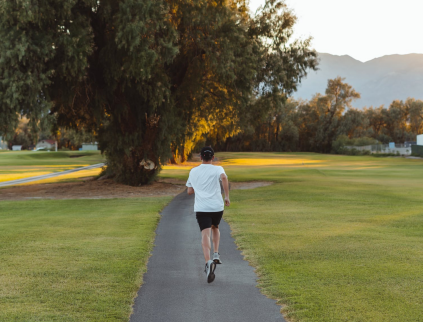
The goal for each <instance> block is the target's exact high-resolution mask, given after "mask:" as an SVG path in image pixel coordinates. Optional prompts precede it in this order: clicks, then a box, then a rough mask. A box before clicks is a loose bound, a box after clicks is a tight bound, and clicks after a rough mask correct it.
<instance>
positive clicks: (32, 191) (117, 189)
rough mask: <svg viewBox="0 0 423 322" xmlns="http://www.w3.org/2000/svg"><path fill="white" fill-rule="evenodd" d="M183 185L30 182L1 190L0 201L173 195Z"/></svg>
mask: <svg viewBox="0 0 423 322" xmlns="http://www.w3.org/2000/svg"><path fill="white" fill-rule="evenodd" d="M184 190H185V184H184V185H181V184H174V183H166V182H154V183H152V184H150V185H146V186H142V187H131V186H126V185H123V184H119V183H116V182H114V181H113V180H110V179H107V180H93V179H89V180H87V179H86V180H85V181H82V182H67V183H52V184H33V185H25V186H15V187H10V188H4V189H0V200H28V199H110V198H140V197H158V196H176V195H178V194H179V193H181V192H182V191H184Z"/></svg>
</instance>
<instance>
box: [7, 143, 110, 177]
mask: <svg viewBox="0 0 423 322" xmlns="http://www.w3.org/2000/svg"><path fill="white" fill-rule="evenodd" d="M102 162H104V158H103V156H102V155H101V154H100V152H92V151H89V152H82V151H76V152H33V151H17V152H8V153H5V154H2V155H1V156H0V182H4V181H10V180H18V179H24V178H29V177H34V176H39V175H43V174H49V173H54V172H60V171H65V170H71V169H75V168H80V167H84V166H88V165H92V164H97V163H102ZM84 171H85V170H84ZM84 171H81V172H77V173H75V174H70V175H65V176H63V177H59V178H55V179H47V180H46V181H44V180H43V182H44V183H45V182H59V181H64V180H65V178H66V177H67V176H68V178H70V179H75V178H81V177H86V176H91V175H98V174H99V172H100V170H99V169H96V170H93V171H91V172H84ZM88 171H90V170H88Z"/></svg>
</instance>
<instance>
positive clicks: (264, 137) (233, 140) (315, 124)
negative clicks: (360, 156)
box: [217, 77, 423, 153]
mask: <svg viewBox="0 0 423 322" xmlns="http://www.w3.org/2000/svg"><path fill="white" fill-rule="evenodd" d="M358 97H359V94H358V93H357V92H356V91H355V90H354V89H353V88H352V87H351V86H350V85H348V84H347V83H345V81H344V80H343V79H342V78H340V77H338V78H336V79H333V80H329V81H328V87H327V89H326V92H325V95H321V94H316V95H315V96H314V97H313V98H312V99H311V100H310V101H295V100H292V99H289V100H288V101H287V102H285V103H284V104H281V105H272V107H271V108H270V109H269V110H268V111H267V112H266V113H265V114H264V115H263V116H261V117H252V118H251V120H250V121H249V124H250V126H248V127H245V128H244V129H243V130H242V131H241V132H240V133H238V134H237V135H234V136H231V137H229V138H227V139H226V140H225V141H221V142H218V143H217V149H218V150H225V151H307V152H323V153H331V152H339V151H340V147H341V146H342V145H345V144H347V145H360V144H361V145H368V144H376V143H377V142H380V143H385V144H386V143H388V142H397V143H403V142H405V141H415V140H416V135H417V134H421V133H423V101H421V100H415V99H413V98H408V99H407V100H405V101H400V100H396V101H394V102H392V104H391V105H390V106H389V107H384V106H380V107H377V108H373V107H370V108H364V109H362V110H360V109H356V108H353V107H352V102H353V100H354V99H356V98H358ZM264 99H265V98H260V99H259V100H258V102H257V104H260V101H262V100H264Z"/></svg>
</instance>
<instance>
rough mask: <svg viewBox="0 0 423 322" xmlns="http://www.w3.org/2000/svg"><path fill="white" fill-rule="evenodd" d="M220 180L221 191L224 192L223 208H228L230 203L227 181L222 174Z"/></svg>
mask: <svg viewBox="0 0 423 322" xmlns="http://www.w3.org/2000/svg"><path fill="white" fill-rule="evenodd" d="M220 179H221V180H222V186H223V191H225V206H226V207H229V206H230V205H231V201H230V200H229V180H228V177H227V176H226V174H224V173H222V174H221V175H220Z"/></svg>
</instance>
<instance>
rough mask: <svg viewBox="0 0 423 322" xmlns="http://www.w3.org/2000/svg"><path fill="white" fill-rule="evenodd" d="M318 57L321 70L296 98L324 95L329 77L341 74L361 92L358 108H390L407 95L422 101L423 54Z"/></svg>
mask: <svg viewBox="0 0 423 322" xmlns="http://www.w3.org/2000/svg"><path fill="white" fill-rule="evenodd" d="M319 59H320V64H319V70H318V71H316V72H315V71H311V72H309V74H308V75H307V78H305V79H303V81H302V83H301V84H300V86H299V87H298V91H297V92H296V93H294V95H293V97H294V98H296V99H299V98H301V99H307V100H309V99H311V97H312V96H313V95H314V94H316V93H321V94H324V93H325V89H326V86H327V81H328V79H333V78H335V77H337V76H341V77H343V78H346V79H345V82H347V83H348V84H350V85H351V86H352V87H353V88H354V89H355V90H356V91H357V92H359V93H360V94H361V99H359V100H356V101H355V102H353V104H352V105H353V106H354V107H357V108H363V107H365V106H367V107H370V106H374V107H377V106H380V105H382V104H383V105H385V106H386V107H388V106H389V104H391V103H392V101H394V100H397V99H399V100H406V99H407V98H408V97H413V98H415V99H421V100H423V54H409V55H389V56H383V57H380V58H376V59H373V60H370V61H367V62H365V63H363V62H361V61H358V60H356V59H354V58H352V57H350V56H348V55H344V56H335V55H331V54H324V53H319Z"/></svg>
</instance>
